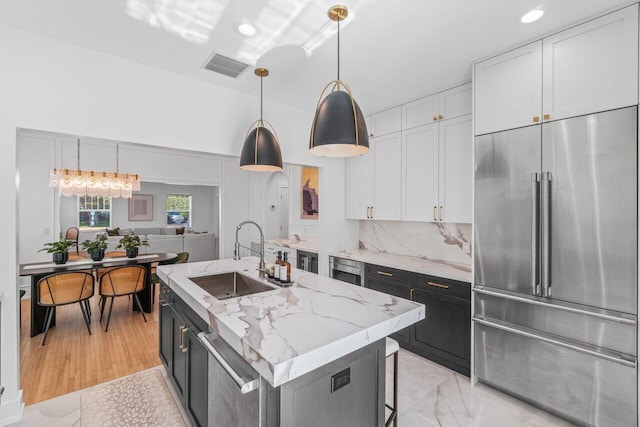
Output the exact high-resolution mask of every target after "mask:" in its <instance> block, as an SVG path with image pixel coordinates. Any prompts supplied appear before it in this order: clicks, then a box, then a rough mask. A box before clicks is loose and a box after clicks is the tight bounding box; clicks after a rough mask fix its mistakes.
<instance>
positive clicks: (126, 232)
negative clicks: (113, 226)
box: [118, 228, 133, 236]
mask: <svg viewBox="0 0 640 427" xmlns="http://www.w3.org/2000/svg"><path fill="white" fill-rule="evenodd" d="M118 233H119V235H120V236H131V235H132V234H133V230H132V229H131V228H121V229H120V231H119V232H118Z"/></svg>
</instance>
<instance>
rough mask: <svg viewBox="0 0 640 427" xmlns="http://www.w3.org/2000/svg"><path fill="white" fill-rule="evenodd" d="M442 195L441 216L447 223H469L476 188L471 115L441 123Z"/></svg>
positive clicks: (440, 192) (440, 188) (440, 186)
mask: <svg viewBox="0 0 640 427" xmlns="http://www.w3.org/2000/svg"><path fill="white" fill-rule="evenodd" d="M438 140H439V147H440V148H439V151H440V168H439V170H440V174H439V183H440V185H439V192H438V193H439V198H440V203H439V204H438V219H439V220H440V221H444V222H458V223H470V222H471V211H472V206H471V205H472V203H471V200H472V189H473V158H472V155H471V153H472V151H473V149H472V147H473V129H472V128H471V115H469V114H468V115H466V116H460V117H456V118H455V119H451V120H446V121H443V122H441V123H440V124H439V137H438Z"/></svg>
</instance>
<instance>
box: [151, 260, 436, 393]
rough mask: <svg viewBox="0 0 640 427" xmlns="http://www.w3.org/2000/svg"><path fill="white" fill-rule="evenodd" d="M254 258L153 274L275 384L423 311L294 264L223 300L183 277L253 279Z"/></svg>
mask: <svg viewBox="0 0 640 427" xmlns="http://www.w3.org/2000/svg"><path fill="white" fill-rule="evenodd" d="M258 261H259V260H258V258H256V257H246V258H242V259H241V260H239V261H236V260H232V259H225V260H217V261H203V262H196V263H187V264H174V265H164V266H159V267H158V275H159V277H160V279H162V281H163V282H165V283H167V284H168V285H169V287H170V288H171V289H172V290H173V291H174V292H176V294H177V295H178V296H180V297H181V298H182V299H183V300H185V302H187V304H189V305H190V306H191V307H192V308H193V310H194V311H195V312H196V313H197V314H198V315H199V316H200V317H202V318H203V319H204V320H205V321H207V322H208V323H209V325H210V326H211V328H212V329H213V330H214V331H215V332H217V333H218V334H219V335H220V336H221V337H222V338H223V339H224V340H225V341H226V342H227V343H229V345H231V346H232V347H233V348H234V350H235V351H237V352H238V354H240V355H241V356H242V357H243V358H244V359H245V360H246V361H247V362H248V363H250V364H251V365H252V366H253V367H254V368H255V369H256V370H257V371H258V372H259V373H260V374H261V375H262V376H263V377H264V378H265V379H266V380H267V381H268V382H269V384H271V385H272V386H274V387H278V386H280V385H282V384H284V383H286V382H288V381H291V380H293V379H295V378H298V377H300V376H301V375H304V374H306V373H308V372H311V371H313V370H315V369H317V368H319V367H320V366H323V365H325V364H327V363H329V362H332V361H334V360H337V359H339V358H341V357H343V356H345V355H347V354H349V353H351V352H353V351H355V350H358V349H360V348H362V347H365V346H366V345H368V344H370V343H373V342H375V341H377V340H380V339H383V338H384V337H386V336H388V335H389V334H392V333H394V332H397V331H399V330H401V329H404V328H406V327H407V326H410V325H412V324H414V323H416V322H418V321H420V320H422V319H424V317H425V307H424V305H422V304H419V303H416V302H413V301H409V300H405V299H402V298H398V297H395V296H392V295H387V294H384V293H381V292H377V291H374V290H371V289H367V288H364V287H360V286H354V285H351V284H348V283H345V282H340V281H338V280H334V279H330V278H328V277H324V276H320V275H317V274H314V273H310V272H305V271H302V270H298V269H294V268H292V269H291V278H292V282H293V285H292V286H289V287H286V288H274V289H273V290H272V291H267V292H262V293H257V294H253V295H248V296H243V297H238V298H233V299H227V300H223V301H219V300H217V299H216V298H214V297H213V296H211V295H210V294H208V293H207V292H206V291H204V290H203V289H202V288H200V287H199V286H198V285H196V284H195V283H194V282H192V281H191V280H189V278H190V277H196V276H206V275H212V274H222V273H230V272H238V273H241V274H244V275H246V276H249V277H252V278H255V279H258V280H260V278H259V273H258V271H257V265H258Z"/></svg>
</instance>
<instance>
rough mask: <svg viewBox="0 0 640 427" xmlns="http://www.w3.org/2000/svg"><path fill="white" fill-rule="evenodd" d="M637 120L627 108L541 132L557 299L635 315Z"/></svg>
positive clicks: (552, 281)
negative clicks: (547, 179) (548, 193)
mask: <svg viewBox="0 0 640 427" xmlns="http://www.w3.org/2000/svg"><path fill="white" fill-rule="evenodd" d="M637 117H638V113H637V107H629V108H624V109H620V110H613V111H607V112H604V113H599V114H592V115H588V116H582V117H576V118H572V119H567V120H562V121H558V122H551V123H545V124H544V125H543V126H542V129H543V130H542V141H543V142H542V159H543V161H542V171H543V172H549V181H548V182H547V181H546V180H543V182H542V186H543V188H544V187H545V186H548V187H550V200H549V201H548V202H549V209H550V212H549V215H550V224H549V231H548V233H549V234H548V236H543V239H544V238H548V239H549V240H548V241H549V251H550V254H549V259H548V260H545V259H543V260H542V264H543V265H545V263H546V265H548V266H550V282H549V284H548V286H549V287H550V290H551V291H550V296H551V297H553V298H554V299H559V300H564V301H571V302H575V303H579V304H585V305H589V306H594V307H601V308H605V309H609V310H616V311H622V312H626V313H634V314H636V313H637V308H636V305H637V277H638V269H637V235H638V232H637V220H638V215H637ZM522 156H526V154H522ZM476 182H478V181H476ZM476 197H477V196H476ZM542 203H543V205H544V203H545V201H542ZM484 215H485V214H483V217H484ZM543 215H544V212H543ZM476 218H477V215H476ZM495 219H496V218H491V220H495ZM544 228H545V226H544V225H543V227H542V229H543V230H544ZM481 249H483V250H484V251H485V252H486V250H487V247H486V246H481ZM543 287H544V283H543Z"/></svg>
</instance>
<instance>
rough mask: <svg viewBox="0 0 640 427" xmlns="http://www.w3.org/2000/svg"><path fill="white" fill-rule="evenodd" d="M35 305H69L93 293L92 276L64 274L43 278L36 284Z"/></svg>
mask: <svg viewBox="0 0 640 427" xmlns="http://www.w3.org/2000/svg"><path fill="white" fill-rule="evenodd" d="M36 291H37V295H36V298H37V303H38V304H39V305H42V306H57V305H65V304H71V303H75V302H80V301H83V300H86V299H89V298H91V297H92V296H93V293H94V279H93V276H92V275H91V274H89V273H86V272H80V271H75V272H64V273H55V274H51V275H49V276H45V277H43V278H42V279H40V280H38V283H37V284H36Z"/></svg>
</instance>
